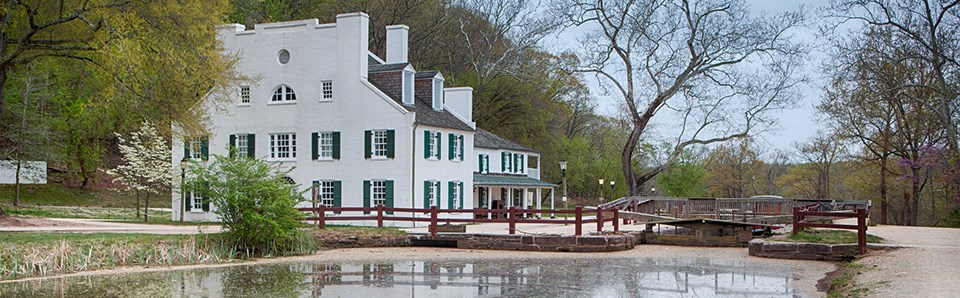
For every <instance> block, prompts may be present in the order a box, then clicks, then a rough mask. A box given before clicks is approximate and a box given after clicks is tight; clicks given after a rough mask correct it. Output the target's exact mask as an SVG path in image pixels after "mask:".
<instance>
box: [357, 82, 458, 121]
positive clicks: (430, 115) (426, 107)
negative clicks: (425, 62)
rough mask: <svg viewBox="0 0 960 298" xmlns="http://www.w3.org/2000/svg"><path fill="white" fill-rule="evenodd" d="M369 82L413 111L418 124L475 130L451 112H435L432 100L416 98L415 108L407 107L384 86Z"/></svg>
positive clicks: (405, 106)
mask: <svg viewBox="0 0 960 298" xmlns="http://www.w3.org/2000/svg"><path fill="white" fill-rule="evenodd" d="M369 82H370V84H372V85H373V86H374V87H377V89H380V91H384V92H383V93H384V94H386V95H387V96H388V97H390V99H393V101H395V102H397V103H398V104H400V105H401V106H403V108H405V109H407V111H412V112H414V113H416V115H417V118H416V120H415V121H416V123H417V124H423V125H429V126H434V127H441V128H450V129H457V130H462V131H473V130H474V129H473V127H470V125H468V124H467V123H464V122H463V121H461V120H460V118H457V116H454V115H453V114H450V112H448V111H447V110H442V111H435V110H433V106H432V105H431V104H430V100H428V99H425V98H423V97H422V96H417V97H416V102H415V104H414V105H413V106H409V105H405V104H403V100H402V99H399V98H395V97H394V96H392V95H390V93H391V92H386V91H387V90H386V89H384V87H383V86H380V84H377V83H376V82H374V81H369Z"/></svg>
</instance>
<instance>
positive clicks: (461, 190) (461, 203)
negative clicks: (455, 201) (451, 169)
mask: <svg viewBox="0 0 960 298" xmlns="http://www.w3.org/2000/svg"><path fill="white" fill-rule="evenodd" d="M460 209H463V181H460Z"/></svg>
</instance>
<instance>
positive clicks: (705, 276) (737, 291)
mask: <svg viewBox="0 0 960 298" xmlns="http://www.w3.org/2000/svg"><path fill="white" fill-rule="evenodd" d="M355 267H356V266H355ZM314 268H315V271H314V273H313V278H312V281H313V287H314V288H315V291H316V289H322V288H324V287H328V286H351V285H354V286H356V285H359V286H374V287H416V286H423V287H429V288H430V289H438V288H454V287H474V288H476V292H475V293H476V295H490V294H494V295H507V296H528V295H535V296H549V295H559V294H564V293H566V294H569V293H577V292H579V293H585V292H591V291H599V292H601V293H604V294H612V295H617V296H631V297H638V296H645V295H651V294H664V293H669V294H684V293H686V294H690V293H693V294H696V293H697V292H696V290H694V289H695V288H697V289H700V290H699V291H703V290H709V291H710V292H712V293H713V294H717V295H735V296H791V295H792V291H791V290H790V289H789V288H788V283H789V281H790V279H791V278H790V277H789V276H787V275H784V274H782V273H779V274H778V273H773V272H771V273H770V274H763V273H762V272H761V274H757V272H758V270H756V269H753V268H750V267H747V266H745V265H742V264H736V263H732V262H727V263H723V262H717V261H715V260H712V259H709V258H696V259H692V260H691V259H652V258H644V259H617V260H610V259H566V260H490V261H424V262H419V261H407V262H396V263H366V264H361V265H359V267H357V268H359V269H352V270H351V269H346V268H342V267H336V268H334V267H331V266H330V265H324V264H316V265H314ZM394 268H397V270H394ZM400 268H403V269H400ZM406 268H410V269H409V270H408V269H406ZM330 276H337V277H338V278H329V277H330ZM351 276H352V277H362V278H347V277H351ZM411 289H412V288H411ZM491 290H492V292H493V293H491ZM412 291H413V290H412ZM315 293H316V292H315ZM701 294H702V293H701Z"/></svg>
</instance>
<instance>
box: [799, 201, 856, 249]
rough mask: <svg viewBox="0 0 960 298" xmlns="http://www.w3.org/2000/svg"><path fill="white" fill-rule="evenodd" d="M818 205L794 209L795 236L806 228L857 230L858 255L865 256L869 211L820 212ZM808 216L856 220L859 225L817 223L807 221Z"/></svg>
mask: <svg viewBox="0 0 960 298" xmlns="http://www.w3.org/2000/svg"><path fill="white" fill-rule="evenodd" d="M818 209H819V208H817V205H816V204H814V205H810V206H804V207H794V208H793V234H794V235H796V234H797V233H799V232H800V231H802V230H803V229H804V228H828V229H846V230H857V253H858V254H859V255H863V254H864V253H866V249H867V209H857V210H855V211H852V212H851V211H850V210H847V211H819V210H818ZM807 216H820V217H833V218H856V219H857V225H842V224H833V223H815V222H809V221H807Z"/></svg>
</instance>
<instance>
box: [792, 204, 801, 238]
mask: <svg viewBox="0 0 960 298" xmlns="http://www.w3.org/2000/svg"><path fill="white" fill-rule="evenodd" d="M798 232H800V207H793V235H794V236H796V235H797V233H798Z"/></svg>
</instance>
